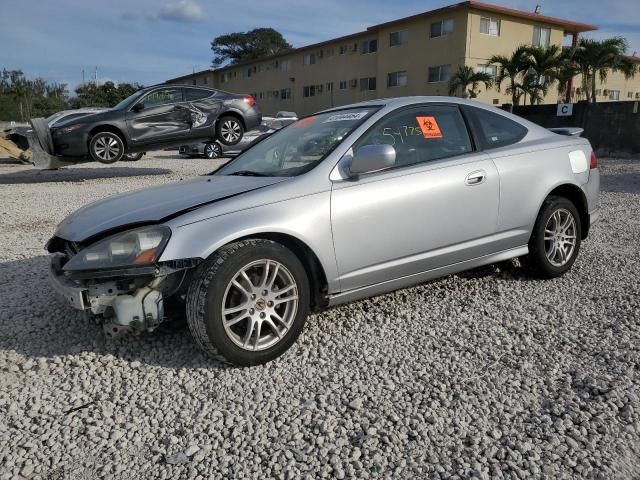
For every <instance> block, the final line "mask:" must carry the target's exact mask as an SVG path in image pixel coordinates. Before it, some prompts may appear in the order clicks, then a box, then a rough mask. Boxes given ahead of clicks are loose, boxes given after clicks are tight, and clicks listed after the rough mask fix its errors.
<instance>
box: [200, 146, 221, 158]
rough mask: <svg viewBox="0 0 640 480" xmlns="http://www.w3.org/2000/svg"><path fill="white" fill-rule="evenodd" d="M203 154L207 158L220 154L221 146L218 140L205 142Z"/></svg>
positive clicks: (216, 156) (219, 155)
mask: <svg viewBox="0 0 640 480" xmlns="http://www.w3.org/2000/svg"><path fill="white" fill-rule="evenodd" d="M204 156H205V157H207V158H208V159H214V158H218V157H221V156H222V147H221V146H220V144H219V143H218V142H213V143H207V144H206V145H205V146H204Z"/></svg>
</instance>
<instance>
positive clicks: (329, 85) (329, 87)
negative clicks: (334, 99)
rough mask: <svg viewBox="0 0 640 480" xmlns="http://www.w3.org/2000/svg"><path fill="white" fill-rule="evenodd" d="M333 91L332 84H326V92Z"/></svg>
mask: <svg viewBox="0 0 640 480" xmlns="http://www.w3.org/2000/svg"><path fill="white" fill-rule="evenodd" d="M332 91H333V82H327V92H332Z"/></svg>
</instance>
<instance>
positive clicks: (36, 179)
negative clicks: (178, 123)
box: [0, 167, 171, 185]
mask: <svg viewBox="0 0 640 480" xmlns="http://www.w3.org/2000/svg"><path fill="white" fill-rule="evenodd" d="M168 173H171V170H169V169H166V168H137V167H111V168H109V167H106V168H70V167H65V168H61V169H59V170H36V169H35V168H34V169H33V170H24V171H21V172H14V173H5V174H0V184H4V185H13V184H22V183H51V182H83V181H85V180H94V179H100V178H124V177H143V176H148V175H166V174H168Z"/></svg>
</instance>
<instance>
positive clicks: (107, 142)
mask: <svg viewBox="0 0 640 480" xmlns="http://www.w3.org/2000/svg"><path fill="white" fill-rule="evenodd" d="M89 154H90V155H91V158H92V159H93V160H95V161H96V162H100V163H106V164H111V163H115V162H117V161H118V160H120V159H122V156H123V155H124V142H123V141H122V139H121V138H120V137H119V136H118V135H116V134H115V133H112V132H98V133H96V134H95V135H94V136H93V137H91V141H90V142H89Z"/></svg>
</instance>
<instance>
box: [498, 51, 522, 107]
mask: <svg viewBox="0 0 640 480" xmlns="http://www.w3.org/2000/svg"><path fill="white" fill-rule="evenodd" d="M528 57H529V47H527V46H525V45H521V46H519V47H518V48H516V49H515V50H514V52H513V53H512V54H511V56H509V57H507V56H504V55H494V56H493V57H491V58H490V59H489V63H491V64H496V65H497V66H498V75H497V76H496V87H497V89H498V91H500V89H501V88H502V83H503V82H504V81H505V80H507V81H508V85H507V87H506V89H505V91H506V93H507V94H509V95H511V104H512V105H513V106H517V105H518V103H519V101H520V96H521V91H520V90H521V89H520V88H519V87H518V79H519V77H520V76H521V75H522V74H523V73H524V72H525V71H527V70H528V69H529V67H530V66H531V63H530V61H529V58H528Z"/></svg>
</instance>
